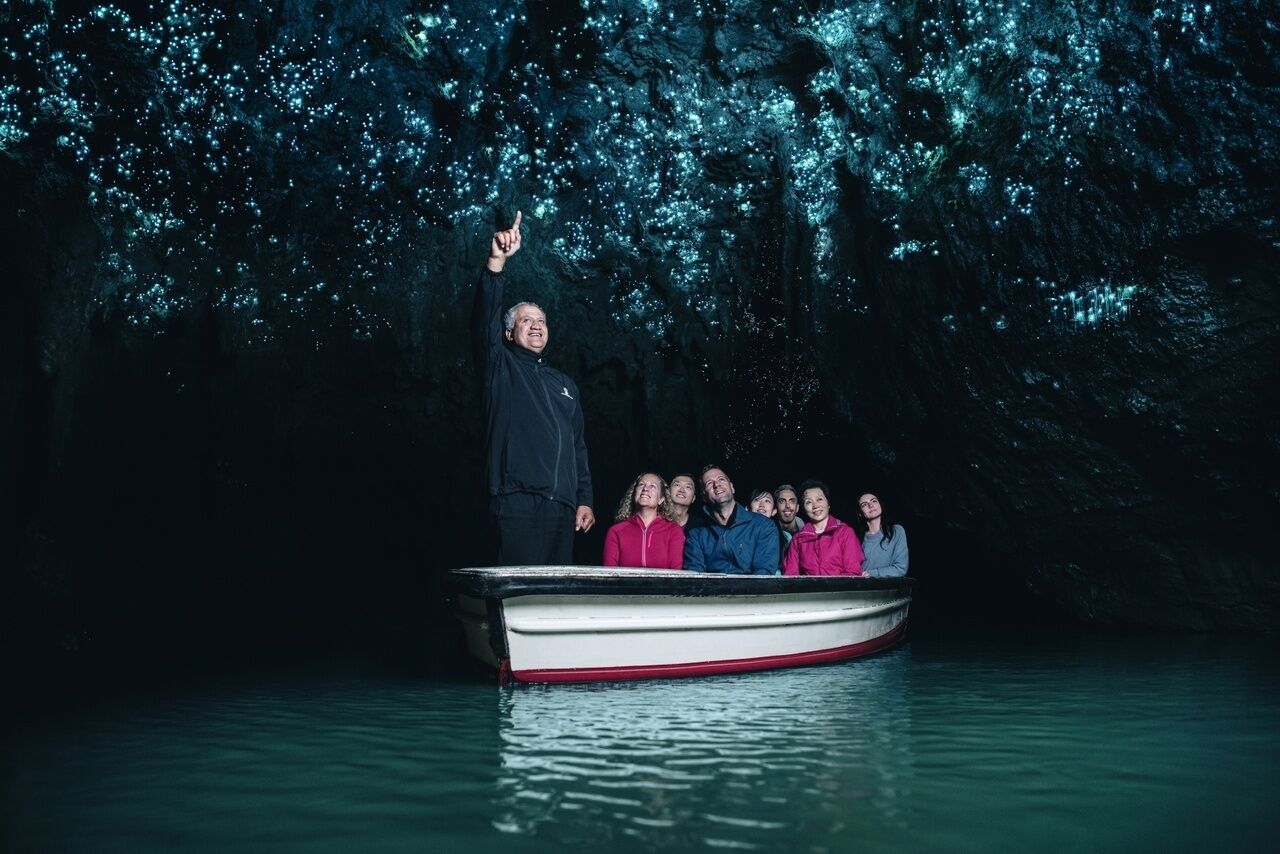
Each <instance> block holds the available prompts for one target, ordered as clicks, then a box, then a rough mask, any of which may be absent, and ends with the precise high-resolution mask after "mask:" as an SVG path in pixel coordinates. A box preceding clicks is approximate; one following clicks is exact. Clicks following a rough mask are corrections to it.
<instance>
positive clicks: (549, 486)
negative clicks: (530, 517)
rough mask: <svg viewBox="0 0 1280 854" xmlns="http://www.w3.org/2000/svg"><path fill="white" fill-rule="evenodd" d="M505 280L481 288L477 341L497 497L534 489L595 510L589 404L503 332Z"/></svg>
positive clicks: (484, 279) (474, 321)
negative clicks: (586, 421) (585, 428)
mask: <svg viewBox="0 0 1280 854" xmlns="http://www.w3.org/2000/svg"><path fill="white" fill-rule="evenodd" d="M503 284H504V277H503V275H502V274H501V273H491V272H489V271H488V269H482V270H481V272H480V281H479V282H478V283H477V284H476V302H475V310H474V312H473V314H472V316H471V337H472V343H473V345H474V347H475V361H476V367H477V369H478V370H479V372H480V380H481V383H482V384H483V401H484V415H485V440H486V444H487V445H488V448H489V459H488V467H487V468H488V471H487V475H488V481H489V494H490V495H507V494H509V493H513V492H529V493H533V494H535V495H542V496H544V497H546V498H550V499H552V500H554V501H559V502H560V503H562V504H565V505H568V506H569V507H571V508H575V507H578V506H582V505H585V506H587V507H590V506H591V500H592V495H591V472H590V471H589V470H588V468H587V444H586V441H585V440H584V439H583V436H582V406H581V405H580V404H579V403H578V387H577V385H575V384H574V382H573V380H571V379H569V377H567V376H565V375H564V374H563V373H561V372H560V371H557V370H556V369H555V368H553V367H551V366H550V365H547V364H545V363H544V362H543V360H542V357H541V356H539V355H538V354H537V353H534V352H532V351H530V350H526V349H524V348H523V347H520V346H518V345H516V344H514V343H512V342H510V341H508V340H506V336H504V335H503V331H504V330H503V326H502V314H503V306H502V291H503Z"/></svg>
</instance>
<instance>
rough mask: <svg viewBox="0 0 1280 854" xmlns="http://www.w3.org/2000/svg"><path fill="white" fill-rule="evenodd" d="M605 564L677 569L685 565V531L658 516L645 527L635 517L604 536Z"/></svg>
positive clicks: (623, 521) (638, 518)
mask: <svg viewBox="0 0 1280 854" xmlns="http://www.w3.org/2000/svg"><path fill="white" fill-rule="evenodd" d="M604 565H605V566H643V567H648V568H649V569H680V568H681V567H682V566H683V565H684V528H681V527H680V526H679V525H677V524H676V523H675V522H672V521H670V520H668V519H663V518H662V517H661V516H658V517H656V518H654V520H653V521H652V522H650V523H649V527H648V528H646V527H645V526H644V522H642V521H640V516H639V515H638V514H637V515H633V516H632V517H631V518H629V519H623V520H622V521H621V522H617V523H615V524H614V525H613V526H612V527H611V528H609V531H608V532H607V533H606V534H605V535H604Z"/></svg>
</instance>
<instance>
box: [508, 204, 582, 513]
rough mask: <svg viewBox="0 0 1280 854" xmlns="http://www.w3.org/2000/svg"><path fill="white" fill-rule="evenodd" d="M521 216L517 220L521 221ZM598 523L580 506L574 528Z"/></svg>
mask: <svg viewBox="0 0 1280 854" xmlns="http://www.w3.org/2000/svg"><path fill="white" fill-rule="evenodd" d="M519 221H520V220H519V217H517V218H516V222H519ZM595 523H596V514H594V513H592V512H591V508H590V507H588V506H587V505H585V504H583V505H581V506H580V507H578V516H577V518H576V519H574V520H573V530H575V531H581V532H582V533H584V534H585V533H586V532H587V531H590V530H591V526H592V525H594V524H595Z"/></svg>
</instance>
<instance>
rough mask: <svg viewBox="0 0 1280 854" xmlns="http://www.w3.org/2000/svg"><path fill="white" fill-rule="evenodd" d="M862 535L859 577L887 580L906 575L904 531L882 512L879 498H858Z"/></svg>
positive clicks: (864, 496)
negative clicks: (860, 575)
mask: <svg viewBox="0 0 1280 854" xmlns="http://www.w3.org/2000/svg"><path fill="white" fill-rule="evenodd" d="M858 517H859V521H860V522H861V525H860V527H861V528H863V529H864V533H863V535H862V552H863V558H862V574H863V575H870V576H873V577H876V578H889V577H892V576H899V575H906V574H907V563H908V555H907V532H906V531H905V530H903V528H902V526H901V525H895V524H894V523H893V520H892V519H890V518H889V517H888V516H887V515H886V514H885V512H884V507H883V506H882V505H881V504H880V499H879V498H877V497H876V496H875V495H873V494H872V493H870V492H867V493H864V494H863V495H862V496H861V497H860V498H859V499H858Z"/></svg>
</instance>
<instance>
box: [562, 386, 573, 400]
mask: <svg viewBox="0 0 1280 854" xmlns="http://www.w3.org/2000/svg"><path fill="white" fill-rule="evenodd" d="M560 394H562V395H564V396H565V397H567V398H569V399H570V400H573V395H571V394H569V387H568V386H565V387H564V391H562V392H560Z"/></svg>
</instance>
